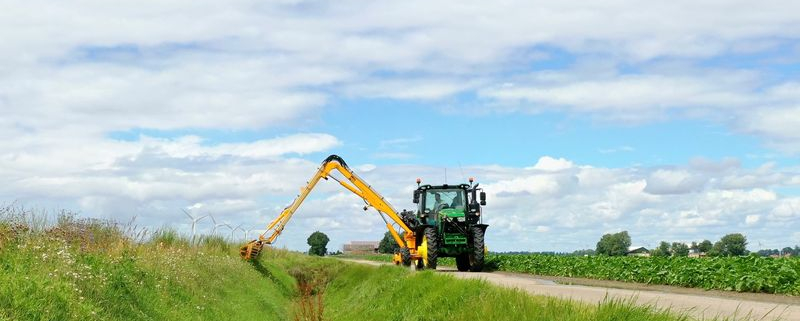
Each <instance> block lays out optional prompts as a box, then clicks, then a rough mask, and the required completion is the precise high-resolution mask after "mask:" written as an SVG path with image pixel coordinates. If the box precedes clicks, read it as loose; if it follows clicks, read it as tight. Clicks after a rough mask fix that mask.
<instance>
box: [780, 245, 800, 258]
mask: <svg viewBox="0 0 800 321" xmlns="http://www.w3.org/2000/svg"><path fill="white" fill-rule="evenodd" d="M780 254H783V255H786V254H789V255H792V256H795V255H797V254H795V253H794V249H792V248H791V247H788V246H787V247H784V248H783V250H781V253H780Z"/></svg>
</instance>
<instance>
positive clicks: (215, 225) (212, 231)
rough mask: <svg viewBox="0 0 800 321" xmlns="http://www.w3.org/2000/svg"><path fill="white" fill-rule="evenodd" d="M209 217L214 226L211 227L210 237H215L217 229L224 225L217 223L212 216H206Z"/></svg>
mask: <svg viewBox="0 0 800 321" xmlns="http://www.w3.org/2000/svg"><path fill="white" fill-rule="evenodd" d="M208 216H209V217H211V221H212V222H214V226H213V227H211V235H217V228H218V227H220V226H225V225H226V224H225V223H217V220H216V219H215V218H214V215H210V214H209V215H208Z"/></svg>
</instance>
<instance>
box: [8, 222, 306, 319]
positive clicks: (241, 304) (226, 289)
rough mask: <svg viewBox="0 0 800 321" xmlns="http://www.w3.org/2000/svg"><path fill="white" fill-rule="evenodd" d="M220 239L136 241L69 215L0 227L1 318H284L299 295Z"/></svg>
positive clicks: (166, 235) (281, 275)
mask: <svg viewBox="0 0 800 321" xmlns="http://www.w3.org/2000/svg"><path fill="white" fill-rule="evenodd" d="M233 251H234V249H232V248H231V246H230V245H229V244H228V243H226V242H225V241H224V240H223V239H221V238H219V237H206V238H203V239H202V241H200V242H199V245H197V246H190V245H189V243H188V242H187V241H186V240H185V239H183V238H181V237H179V236H178V235H177V234H176V233H174V232H170V231H162V232H159V233H156V235H155V236H153V237H152V238H151V239H150V240H149V241H147V242H135V241H134V240H133V238H132V237H131V235H126V234H125V232H124V231H123V230H122V229H121V228H119V227H118V226H116V225H113V224H108V223H105V222H100V221H94V220H75V219H70V217H69V216H64V217H62V218H61V219H60V220H59V223H58V224H56V225H55V226H53V227H49V228H45V227H40V228H32V227H31V226H30V224H27V222H25V221H20V220H18V219H16V218H11V219H9V218H8V217H6V218H5V220H4V221H0V285H2V286H0V320H252V319H253V313H257V314H259V315H260V316H259V317H258V319H261V320H286V319H287V316H288V314H289V311H288V309H289V307H290V306H291V302H292V298H293V297H294V296H295V293H296V292H297V291H296V287H295V283H294V280H293V279H292V278H291V277H290V276H289V275H288V274H286V273H285V272H284V271H282V270H280V269H279V268H277V267H276V266H275V265H271V264H265V265H259V266H258V268H254V267H253V266H251V265H249V264H244V263H243V262H241V260H240V259H239V258H238V257H236V256H235V255H234V252H233Z"/></svg>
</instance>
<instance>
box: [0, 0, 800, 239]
mask: <svg viewBox="0 0 800 321" xmlns="http://www.w3.org/2000/svg"><path fill="white" fill-rule="evenodd" d="M0 7H2V8H3V9H2V10H0V39H2V40H0V147H1V148H0V181H2V182H3V184H0V205H5V206H8V205H13V206H21V207H25V208H29V209H35V210H37V211H40V212H50V213H55V212H57V211H59V210H61V209H66V210H69V211H74V212H76V213H79V215H80V216H83V217H96V218H104V219H111V220H115V221H119V222H128V221H130V220H131V219H132V218H135V224H136V225H137V226H141V227H144V228H148V229H150V230H156V229H158V228H164V227H170V228H174V229H177V230H178V231H181V232H182V233H187V234H188V233H189V231H190V222H189V220H188V219H187V217H186V216H185V215H184V214H183V211H184V210H186V211H188V212H190V213H193V214H194V215H209V214H211V215H213V217H214V219H215V220H216V221H217V222H218V223H222V222H225V223H229V224H231V225H233V226H237V225H241V228H242V229H244V230H247V231H237V232H236V234H232V235H233V236H234V238H235V239H236V240H243V239H244V238H245V236H247V238H255V235H256V234H257V233H259V230H261V231H263V228H264V226H265V225H266V224H267V223H268V222H269V221H270V220H272V219H273V218H274V217H276V216H277V215H278V214H279V212H280V210H281V209H283V208H284V207H285V206H286V205H288V204H289V203H290V202H291V201H292V199H293V198H294V197H295V195H296V194H297V193H298V191H299V188H300V187H302V186H303V185H304V184H305V182H306V181H307V180H308V179H309V178H310V177H311V176H312V175H313V174H314V172H315V171H316V169H317V166H318V165H319V163H320V162H321V161H322V160H323V159H325V157H327V156H328V155H330V154H338V155H340V156H342V157H343V158H344V159H345V160H346V161H347V162H348V164H350V165H351V166H352V168H353V169H354V171H356V173H357V174H359V175H360V176H362V177H363V178H364V179H365V180H366V181H367V182H368V183H369V184H372V185H373V186H374V187H375V188H376V189H377V190H378V191H379V192H381V193H382V194H383V195H384V196H385V197H386V198H387V199H388V200H389V201H390V203H391V204H392V205H393V206H394V207H395V208H396V209H398V210H401V209H404V208H407V209H410V208H412V207H413V204H412V203H411V198H412V197H411V196H412V195H411V192H412V190H413V189H414V187H415V185H416V184H415V183H414V181H415V179H416V178H417V177H419V178H422V180H423V181H424V182H426V183H430V184H440V183H444V182H448V183H457V182H464V181H465V180H466V178H467V177H475V178H476V180H477V181H478V182H479V183H480V184H481V186H483V187H484V188H485V191H486V193H487V194H488V204H487V206H486V207H485V209H484V218H485V222H486V223H488V224H489V225H490V227H489V229H488V231H487V245H488V247H489V249H490V250H493V251H572V250H576V249H583V248H594V246H595V244H596V242H597V241H598V240H599V239H600V237H601V236H602V235H603V234H605V233H612V232H619V231H623V230H627V231H628V232H629V233H630V235H631V237H632V239H633V243H634V245H641V246H648V247H655V246H656V245H657V244H658V242H660V241H662V240H664V241H669V242H691V241H699V240H702V239H710V240H712V241H714V240H717V239H719V238H720V237H721V236H723V235H725V234H728V233H743V234H745V235H746V236H747V237H748V240H749V248H750V249H751V250H758V249H761V248H779V247H784V246H791V245H795V244H800V232H797V231H798V230H800V212H798V211H800V164H798V161H797V159H798V156H799V154H800V130H798V129H800V14H798V12H800V3H798V2H797V1H789V0H776V1H762V2H758V3H754V2H752V1H740V0H734V1H730V0H726V1H717V0H708V1H701V2H697V1H683V0H678V1H665V2H648V3H642V2H641V1H632V0H615V1H602V2H585V1H556V2H553V1H498V2H492V3H488V2H485V1H436V2H429V1H413V0H412V1H402V2H396V1H381V0H378V1H370V2H362V1H348V0H345V1H336V2H329V1H302V0H289V1H250V0H233V1H222V2H220V1H205V0H192V1H186V0H178V1H171V0H167V1H163V0H159V1H149V0H144V1H142V0H139V1H114V2H113V3H112V2H108V1H95V0H83V1H77V2H69V3H67V2H58V1H38V0H31V1H24V2H19V1H8V0H0ZM348 193H349V192H347V191H345V190H343V189H341V188H340V187H339V186H338V185H337V184H335V183H332V182H323V183H321V184H320V185H319V186H318V187H317V189H316V190H315V191H314V192H313V193H312V196H311V197H310V198H309V199H308V200H307V201H306V202H305V204H303V205H302V206H301V208H300V209H299V210H298V212H297V214H296V215H295V217H294V218H293V219H292V221H291V222H290V223H289V225H288V226H287V229H286V230H285V231H284V233H283V235H281V237H280V238H279V240H278V242H277V243H276V246H279V247H286V248H289V249H295V250H306V249H307V247H308V246H307V244H306V238H307V237H308V235H309V234H310V233H312V232H314V231H316V230H319V231H322V232H324V233H326V234H327V235H329V237H330V239H331V242H330V244H329V246H328V248H329V249H331V250H335V249H339V248H341V245H342V244H343V243H346V242H349V241H355V240H359V241H360V240H377V239H380V238H381V237H382V235H383V233H384V232H385V227H384V224H383V221H382V220H381V219H380V218H379V217H378V216H377V214H376V213H375V212H374V211H373V212H364V211H363V210H361V207H362V206H363V202H362V201H361V200H359V199H358V198H357V197H356V196H354V195H352V194H348ZM212 226H213V222H211V221H210V220H209V219H204V220H201V221H200V222H199V223H198V231H199V232H200V233H210V231H211V228H212ZM219 231H224V234H226V235H228V233H229V231H228V230H225V228H221V229H220V230H218V233H220V232H219ZM248 233H249V234H248ZM245 234H247V235H245Z"/></svg>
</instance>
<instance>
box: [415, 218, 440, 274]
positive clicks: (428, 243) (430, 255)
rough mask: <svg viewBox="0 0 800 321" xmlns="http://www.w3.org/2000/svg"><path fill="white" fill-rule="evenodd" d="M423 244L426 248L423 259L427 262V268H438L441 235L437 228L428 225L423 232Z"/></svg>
mask: <svg viewBox="0 0 800 321" xmlns="http://www.w3.org/2000/svg"><path fill="white" fill-rule="evenodd" d="M422 246H423V247H424V248H425V250H424V253H420V254H423V257H422V261H423V262H425V268H428V269H431V270H436V261H437V260H438V258H439V237H438V235H437V234H436V229H435V228H433V227H430V226H428V227H426V228H425V230H423V234H422Z"/></svg>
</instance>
